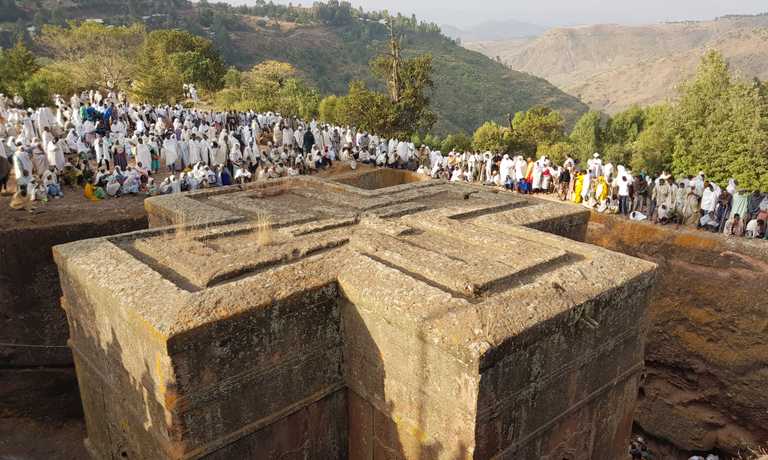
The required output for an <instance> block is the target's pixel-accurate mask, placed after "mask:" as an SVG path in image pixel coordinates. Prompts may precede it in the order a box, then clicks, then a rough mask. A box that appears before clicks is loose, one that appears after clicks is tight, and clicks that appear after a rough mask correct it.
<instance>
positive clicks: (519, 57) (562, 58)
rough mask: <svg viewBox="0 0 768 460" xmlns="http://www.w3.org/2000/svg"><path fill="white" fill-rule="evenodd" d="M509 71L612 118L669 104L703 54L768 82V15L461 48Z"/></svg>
mask: <svg viewBox="0 0 768 460" xmlns="http://www.w3.org/2000/svg"><path fill="white" fill-rule="evenodd" d="M463 45H464V46H465V47H467V48H469V49H472V50H476V51H480V52H482V53H483V54H485V55H487V56H489V57H491V58H494V59H495V58H496V57H497V56H498V57H499V58H500V59H501V60H502V62H504V63H506V64H508V65H509V66H510V67H511V68H512V69H514V70H519V71H521V72H527V73H530V74H533V75H536V76H538V77H541V78H544V79H546V80H548V81H550V82H552V83H553V84H555V85H556V86H558V87H559V88H560V89H562V90H563V91H565V92H567V93H569V94H572V95H574V96H577V97H579V98H581V99H582V100H583V101H584V102H586V103H587V104H588V105H590V106H591V107H592V108H595V109H599V110H605V111H607V112H609V113H614V112H617V111H620V110H623V109H625V108H627V107H629V106H631V105H633V104H641V105H643V104H652V103H656V102H659V101H664V100H667V99H669V98H673V97H675V96H676V94H677V88H678V86H679V84H680V83H681V82H682V81H684V80H685V79H687V78H689V77H690V76H691V75H693V73H694V72H695V70H696V67H697V65H698V63H699V60H700V58H701V56H702V55H703V54H704V53H705V52H706V51H707V50H709V49H717V50H719V51H721V52H722V53H723V54H724V56H725V57H726V58H727V59H728V60H729V62H730V63H731V65H732V66H733V67H734V68H735V69H737V70H738V71H739V72H740V73H741V74H742V75H743V76H744V77H745V78H753V77H758V78H761V79H768V14H764V15H755V16H726V17H722V18H718V19H716V20H712V21H701V22H677V23H662V24H654V25H646V26H624V25H594V26H584V27H568V28H555V29H551V30H549V31H547V32H545V33H544V34H542V35H541V36H539V37H536V38H527V39H521V38H513V39H507V40H497V41H490V40H485V41H475V42H470V41H464V42H463Z"/></svg>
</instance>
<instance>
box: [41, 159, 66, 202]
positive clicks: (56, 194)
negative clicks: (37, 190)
mask: <svg viewBox="0 0 768 460" xmlns="http://www.w3.org/2000/svg"><path fill="white" fill-rule="evenodd" d="M43 187H45V191H46V193H47V194H48V196H49V197H51V198H56V199H59V198H61V197H63V196H64V193H62V191H61V187H60V186H59V179H58V177H57V176H56V167H55V166H49V167H48V171H46V172H45V173H44V174H43Z"/></svg>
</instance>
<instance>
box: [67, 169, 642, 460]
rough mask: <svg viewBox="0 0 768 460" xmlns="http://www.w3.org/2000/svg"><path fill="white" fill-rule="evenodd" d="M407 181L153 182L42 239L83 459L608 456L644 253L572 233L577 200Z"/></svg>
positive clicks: (634, 354) (618, 426)
mask: <svg viewBox="0 0 768 460" xmlns="http://www.w3.org/2000/svg"><path fill="white" fill-rule="evenodd" d="M418 179H419V178H418V177H417V176H414V175H412V174H411V173H407V172H401V171H375V172H367V173H353V174H351V175H350V176H349V177H341V178H337V179H336V180H335V181H330V180H321V179H317V178H312V177H299V178H293V179H286V180H277V181H270V182H266V183H260V184H251V185H249V186H247V187H244V188H239V187H230V188H225V189H216V190H210V191H201V192H197V193H193V194H186V195H175V196H163V197H158V198H153V199H150V200H148V201H147V202H146V208H147V211H148V213H149V216H150V222H151V225H153V226H155V227H156V228H154V229H152V230H148V231H142V232H135V233H131V234H126V235H121V236H117V237H110V238H101V239H93V240H88V241H81V242H78V243H72V244H68V245H64V246H58V247H56V248H55V250H54V253H55V258H56V261H57V263H58V265H59V269H60V273H61V281H62V289H63V292H64V298H63V304H64V308H65V310H66V312H67V317H68V319H69V324H70V337H71V338H70V341H71V347H72V350H73V354H74V356H75V361H76V367H77V373H78V379H79V382H80V388H81V394H82V399H83V405H84V409H85V414H86V424H87V427H88V440H87V441H86V444H87V447H88V448H89V450H90V451H91V453H92V455H93V456H94V457H95V458H116V459H119V458H126V457H127V458H132V459H137V458H145V459H150V458H152V459H158V458H165V459H181V458H209V459H230V458H285V457H286V456H299V457H302V458H307V457H311V458H351V459H374V458H420V459H459V458H477V459H487V458H537V459H552V460H560V459H562V458H567V459H584V460H586V459H596V458H601V459H611V458H620V457H621V456H622V455H623V454H624V453H625V452H626V441H627V439H628V437H629V434H630V431H631V425H632V415H633V412H634V406H635V401H636V397H637V391H638V383H639V376H640V373H641V370H642V368H643V354H644V337H645V333H646V329H647V324H646V307H647V303H648V298H649V295H650V290H651V288H652V285H653V282H654V279H655V267H654V265H653V264H652V263H648V262H644V261H641V260H638V259H634V258H630V257H627V256H624V255H620V254H617V253H613V252H609V251H605V250H602V249H599V248H596V247H593V246H590V245H587V244H584V243H579V242H577V241H574V240H579V239H583V238H584V234H585V232H586V224H587V220H588V217H589V215H588V214H587V213H586V212H585V211H583V210H581V209H580V208H575V207H568V206H563V205H560V204H557V203H551V202H546V201H538V200H535V199H533V198H526V199H524V198H521V197H517V196H513V195H511V194H497V193H492V192H489V191H487V190H486V189H483V188H476V187H472V186H459V185H453V184H445V183H443V182H439V181H428V182H420V181H419V180H418ZM168 223H176V224H179V223H183V224H181V225H177V226H175V227H160V226H162V225H164V224H168ZM568 238H573V240H572V239H568ZM105 259H108V260H110V261H112V263H111V264H110V265H109V266H108V267H105V266H104V265H103V264H100V263H99V261H100V260H105Z"/></svg>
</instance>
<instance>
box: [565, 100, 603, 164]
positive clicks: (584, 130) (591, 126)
mask: <svg viewBox="0 0 768 460" xmlns="http://www.w3.org/2000/svg"><path fill="white" fill-rule="evenodd" d="M602 138H603V132H602V128H601V121H600V113H599V112H595V111H589V112H587V113H585V114H584V115H582V116H581V118H579V121H577V122H576V126H574V127H573V131H571V136H570V139H571V142H572V143H573V147H574V153H575V154H576V157H577V158H578V159H580V160H581V161H587V160H588V159H589V158H591V157H592V154H593V153H595V152H600V150H601V149H602V145H603V139H602Z"/></svg>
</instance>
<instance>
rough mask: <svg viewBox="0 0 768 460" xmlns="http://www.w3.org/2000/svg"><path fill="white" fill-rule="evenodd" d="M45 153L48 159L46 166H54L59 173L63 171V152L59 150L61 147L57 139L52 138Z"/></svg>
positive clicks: (64, 161)
mask: <svg viewBox="0 0 768 460" xmlns="http://www.w3.org/2000/svg"><path fill="white" fill-rule="evenodd" d="M45 153H46V155H47V157H48V164H49V165H51V166H54V167H55V168H56V169H57V170H59V172H61V171H64V164H65V163H66V160H65V159H64V152H63V151H62V150H61V145H60V144H59V141H58V139H56V138H53V139H51V140H50V141H48V145H47V146H46V147H45Z"/></svg>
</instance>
